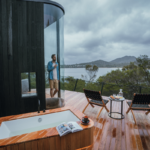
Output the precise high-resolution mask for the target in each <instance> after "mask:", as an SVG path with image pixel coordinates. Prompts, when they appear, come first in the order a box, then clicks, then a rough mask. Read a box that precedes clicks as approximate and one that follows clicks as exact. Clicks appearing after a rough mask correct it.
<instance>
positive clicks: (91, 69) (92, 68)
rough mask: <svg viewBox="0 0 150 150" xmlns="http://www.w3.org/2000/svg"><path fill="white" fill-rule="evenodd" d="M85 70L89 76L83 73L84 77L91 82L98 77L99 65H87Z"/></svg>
mask: <svg viewBox="0 0 150 150" xmlns="http://www.w3.org/2000/svg"><path fill="white" fill-rule="evenodd" d="M85 70H86V72H87V74H88V76H89V79H88V77H87V76H86V75H85V76H84V75H81V77H82V79H85V80H89V81H90V82H93V81H94V79H95V78H96V73H97V72H98V67H97V66H96V65H94V66H92V65H86V67H85Z"/></svg>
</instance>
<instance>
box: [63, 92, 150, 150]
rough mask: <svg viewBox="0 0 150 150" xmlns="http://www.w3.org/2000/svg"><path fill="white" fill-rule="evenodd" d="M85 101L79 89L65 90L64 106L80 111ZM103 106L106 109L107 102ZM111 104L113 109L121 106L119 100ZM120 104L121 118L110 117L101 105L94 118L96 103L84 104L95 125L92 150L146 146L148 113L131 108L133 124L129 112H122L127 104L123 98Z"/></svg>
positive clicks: (149, 148)
mask: <svg viewBox="0 0 150 150" xmlns="http://www.w3.org/2000/svg"><path fill="white" fill-rule="evenodd" d="M86 104H87V100H86V98H85V96H84V94H83V93H79V92H71V91H65V105H66V106H74V107H76V108H77V109H79V110H80V111H82V110H83V109H84V107H85V105H86ZM107 106H108V109H110V103H108V104H107ZM112 106H113V110H114V111H120V109H121V104H120V103H117V102H113V104H112ZM123 106H124V108H123V112H124V115H125V119H122V120H114V119H111V118H110V117H108V113H107V112H106V110H105V109H103V111H102V112H101V114H100V116H99V118H98V120H96V116H97V114H98V112H99V110H100V107H98V106H95V107H94V108H92V107H91V106H90V105H89V106H88V107H87V109H86V110H85V112H84V113H85V114H86V115H87V116H89V117H90V118H91V119H92V120H93V121H94V126H95V129H94V146H93V150H150V136H149V135H150V114H149V115H147V116H146V115H145V112H144V111H134V114H135V117H136V120H137V125H135V123H134V120H133V116H132V114H131V112H129V113H128V114H126V110H127V109H128V106H127V104H126V102H125V101H124V104H123Z"/></svg>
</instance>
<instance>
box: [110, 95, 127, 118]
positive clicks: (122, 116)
mask: <svg viewBox="0 0 150 150" xmlns="http://www.w3.org/2000/svg"><path fill="white" fill-rule="evenodd" d="M109 100H110V113H108V116H109V117H111V118H113V119H118V120H120V119H124V115H123V101H124V100H125V98H123V99H121V100H116V99H111V98H110V99H109ZM112 101H115V102H121V113H120V112H112ZM113 113H117V114H120V115H121V117H120V118H115V117H112V115H111V114H113Z"/></svg>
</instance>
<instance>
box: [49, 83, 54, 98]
mask: <svg viewBox="0 0 150 150" xmlns="http://www.w3.org/2000/svg"><path fill="white" fill-rule="evenodd" d="M53 84H54V83H53V80H49V85H50V96H51V97H54V95H53Z"/></svg>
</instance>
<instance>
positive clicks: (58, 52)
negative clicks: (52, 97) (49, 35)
mask: <svg viewBox="0 0 150 150" xmlns="http://www.w3.org/2000/svg"><path fill="white" fill-rule="evenodd" d="M56 29H57V32H56V38H57V62H58V65H59V78H60V65H61V64H60V37H59V34H60V28H59V18H57V21H56ZM58 87H59V91H58V97H61V92H60V79H59V82H58Z"/></svg>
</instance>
